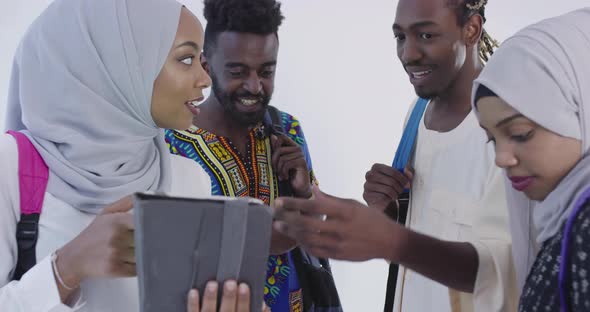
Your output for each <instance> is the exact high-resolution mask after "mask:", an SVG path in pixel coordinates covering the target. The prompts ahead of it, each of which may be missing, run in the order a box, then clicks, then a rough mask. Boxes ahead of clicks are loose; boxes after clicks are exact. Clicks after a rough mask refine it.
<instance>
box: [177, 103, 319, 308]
mask: <svg viewBox="0 0 590 312" xmlns="http://www.w3.org/2000/svg"><path fill="white" fill-rule="evenodd" d="M281 122H282V126H283V129H284V131H285V134H286V135H287V136H288V137H289V138H290V139H292V140H293V141H295V142H296V143H297V144H298V145H299V146H300V147H301V149H302V150H303V153H304V156H305V160H306V162H307V167H308V169H309V170H310V177H311V183H314V184H317V181H316V179H315V176H314V175H313V171H312V165H311V158H310V156H309V150H308V148H307V144H306V142H305V136H304V135H303V131H302V129H301V126H300V124H299V121H298V120H297V119H295V118H294V117H293V116H291V115H289V114H287V113H285V112H281ZM257 130H258V129H253V130H251V131H250V133H249V136H250V140H249V142H248V145H247V149H246V150H247V151H248V153H247V155H241V154H240V152H238V150H237V149H236V148H235V147H234V146H233V144H232V143H231V142H230V141H229V140H228V139H227V138H225V137H221V136H217V135H215V134H213V133H211V132H208V131H206V130H204V129H200V128H197V127H193V128H191V129H189V130H187V131H177V130H167V131H166V143H167V144H168V147H169V149H170V152H171V153H172V154H176V155H181V156H184V157H187V158H190V159H192V160H194V161H196V162H197V163H198V164H199V165H200V166H201V167H202V168H203V169H204V170H205V171H206V172H207V173H208V174H209V176H210V177H211V190H212V191H211V192H212V195H222V196H230V197H243V196H249V197H253V198H258V199H260V200H262V201H264V203H266V204H267V205H270V204H271V203H272V202H273V201H274V199H275V198H277V197H278V196H279V190H278V179H277V176H276V174H275V173H274V171H273V168H272V162H271V159H272V151H271V143H270V139H269V138H259V137H257V136H256V132H257ZM290 258H291V257H290V255H289V254H288V253H287V254H283V255H280V256H270V257H269V259H268V263H267V265H268V267H267V276H266V284H265V289H264V294H265V298H264V299H265V302H266V304H267V305H268V306H269V307H270V308H271V310H272V311H273V312H277V311H278V312H280V311H289V312H290V311H301V306H302V296H301V289H300V287H299V283H298V281H297V277H296V274H293V273H296V272H295V267H294V265H293V264H292V261H290V260H291V259H290Z"/></svg>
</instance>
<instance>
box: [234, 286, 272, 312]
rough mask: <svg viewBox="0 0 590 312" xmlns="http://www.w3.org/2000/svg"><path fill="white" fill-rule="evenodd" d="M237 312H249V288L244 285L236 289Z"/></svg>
mask: <svg viewBox="0 0 590 312" xmlns="http://www.w3.org/2000/svg"><path fill="white" fill-rule="evenodd" d="M263 309H264V308H263ZM269 311H270V310H269ZM238 312H250V287H248V285H246V284H244V283H242V284H240V287H239V288H238Z"/></svg>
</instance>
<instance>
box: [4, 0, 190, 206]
mask: <svg viewBox="0 0 590 312" xmlns="http://www.w3.org/2000/svg"><path fill="white" fill-rule="evenodd" d="M181 7H182V6H181V5H180V4H179V3H177V2H176V1H173V0H56V1H54V2H53V3H52V4H51V5H50V6H49V7H48V8H47V9H46V10H45V11H44V12H43V13H42V14H41V16H39V17H38V18H37V19H36V20H35V21H34V23H33V24H32V25H31V26H30V28H29V29H28V31H27V33H26V34H25V36H24V38H23V40H22V42H21V43H20V45H19V47H18V50H17V52H16V56H15V59H14V65H13V69H12V76H11V80H10V87H9V96H8V111H7V121H6V125H7V129H12V130H23V132H24V133H25V134H26V135H27V136H28V137H29V138H30V139H32V142H33V144H34V145H35V146H36V148H37V150H38V151H39V152H40V153H41V156H42V157H43V159H44V160H45V162H46V163H47V165H48V166H49V169H50V177H49V184H48V188H47V190H48V192H50V193H51V194H53V195H54V196H56V197H57V198H59V199H61V200H63V201H64V202H66V203H69V204H71V205H72V206H74V207H75V208H77V209H79V210H82V211H85V212H89V213H98V212H100V211H101V210H102V208H103V207H104V206H105V205H107V204H110V203H112V202H114V201H116V200H118V199H120V198H122V197H124V196H126V195H128V194H131V193H134V192H138V191H148V190H153V191H159V190H161V191H166V190H167V189H168V188H169V185H170V180H171V179H170V176H169V173H170V169H169V167H170V160H169V154H168V151H167V148H166V144H165V142H164V139H163V130H161V129H159V128H158V127H157V126H156V124H155V122H154V120H153V119H152V116H151V112H150V111H151V97H152V89H153V84H154V80H155V79H156V77H157V75H158V74H159V72H160V70H161V68H162V66H163V65H164V62H165V60H166V57H167V56H168V53H169V51H170V49H171V48H172V44H173V41H174V38H175V36H176V32H177V29H178V23H179V19H180V11H181Z"/></svg>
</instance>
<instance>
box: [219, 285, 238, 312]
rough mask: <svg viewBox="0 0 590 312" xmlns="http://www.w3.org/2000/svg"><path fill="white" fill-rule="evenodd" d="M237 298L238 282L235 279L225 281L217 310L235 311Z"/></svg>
mask: <svg viewBox="0 0 590 312" xmlns="http://www.w3.org/2000/svg"><path fill="white" fill-rule="evenodd" d="M237 299H238V284H237V283H236V281H226V282H225V283H224V285H223V293H222V295H221V307H220V308H219V312H235V311H236V303H237Z"/></svg>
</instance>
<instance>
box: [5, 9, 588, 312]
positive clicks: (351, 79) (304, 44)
mask: <svg viewBox="0 0 590 312" xmlns="http://www.w3.org/2000/svg"><path fill="white" fill-rule="evenodd" d="M97 1H100V0H97ZM50 2H51V0H0V128H2V129H3V125H4V111H5V107H6V98H7V94H6V93H7V89H8V79H9V75H10V69H11V66H12V57H13V53H14V51H15V49H16V46H17V44H18V41H19V39H20V37H21V36H22V35H23V33H24V32H25V30H26V28H27V27H28V25H29V24H30V23H31V21H32V20H33V19H34V18H35V17H36V16H38V15H39V14H40V12H41V11H42V10H43V9H44V8H45V7H46V6H47V5H48V4H49V3H50ZM184 3H185V4H186V5H187V7H189V9H191V10H192V11H193V12H195V14H196V15H197V16H199V17H201V16H202V1H201V0H198V1H197V0H186V1H185V2H184ZM589 4H590V2H589V1H586V0H560V1H554V0H491V1H490V4H489V5H488V9H487V14H486V15H487V17H488V22H487V24H486V28H487V30H488V32H489V33H490V34H491V35H492V36H493V37H494V38H496V39H499V40H503V39H506V38H507V37H508V36H510V35H511V34H513V33H514V32H515V31H517V30H518V29H520V28H522V27H524V26H526V25H527V24H530V23H533V22H535V21H538V20H540V19H543V18H546V17H550V16H554V15H558V14H561V13H565V12H567V11H570V10H573V9H576V8H580V7H583V6H588V5H589ZM396 5H397V1H396V0H366V1H358V0H283V13H284V15H285V16H286V19H285V22H284V24H283V26H282V27H281V29H280V40H281V47H280V56H279V65H278V73H277V77H276V91H275V95H274V98H273V101H272V103H273V104H274V105H275V106H278V107H279V108H281V109H283V110H286V111H288V112H290V113H292V114H293V115H295V116H297V117H298V118H299V119H300V120H301V121H302V124H303V127H304V130H305V134H306V136H307V140H308V142H309V146H310V150H311V153H312V159H313V164H314V169H315V171H316V174H317V176H318V178H319V180H320V184H321V187H322V189H323V190H324V191H327V192H329V193H332V194H335V195H339V196H343V197H350V198H356V199H359V200H362V188H363V183H364V174H365V172H366V171H367V170H368V169H369V168H370V166H371V165H372V164H373V163H375V162H382V163H390V162H391V160H392V159H393V154H394V152H395V147H396V145H397V143H398V141H399V138H400V136H401V127H402V123H403V119H404V117H405V114H406V110H407V108H408V105H409V103H410V102H411V100H412V99H413V98H414V93H413V89H412V87H411V85H410V84H409V82H408V79H407V77H406V75H405V73H404V72H403V69H402V67H401V66H400V64H399V61H398V60H397V57H396V52H395V42H394V38H393V35H392V31H391V25H392V24H393V20H394V17H395V7H396ZM155 22H157V21H155ZM105 123H106V121H105ZM105 126H108V125H106V124H105ZM333 269H334V274H335V278H336V281H337V285H338V289H339V292H340V296H341V299H342V302H343V305H344V308H345V310H346V311H380V310H382V309H383V297H384V294H385V291H384V288H385V284H386V277H387V266H386V264H385V262H384V261H382V260H374V261H369V262H365V263H347V262H336V261H334V262H333Z"/></svg>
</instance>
